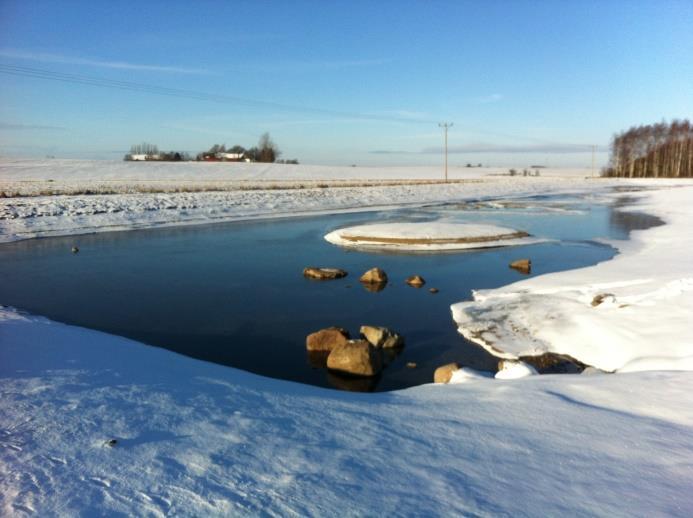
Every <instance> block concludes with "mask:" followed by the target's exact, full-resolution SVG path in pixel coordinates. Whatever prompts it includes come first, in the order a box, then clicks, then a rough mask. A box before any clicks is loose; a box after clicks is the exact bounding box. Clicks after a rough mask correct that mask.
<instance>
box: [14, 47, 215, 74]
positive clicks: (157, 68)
mask: <svg viewBox="0 0 693 518" xmlns="http://www.w3.org/2000/svg"><path fill="white" fill-rule="evenodd" d="M0 56H2V57H4V58H11V59H24V60H28V61H40V62H42V63H61V64H65V65H84V66H88V67H98V68H113V69H119V70H139V71H143V72H165V73H174V74H200V75H205V74H210V72H209V71H208V70H204V69H200V68H184V67H169V66H162V65H143V64H138V63H129V62H127V61H104V60H98V59H88V58H81V57H78V56H66V55H63V54H50V53H47V52H27V51H23V50H15V49H0Z"/></svg>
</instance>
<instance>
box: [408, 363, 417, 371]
mask: <svg viewBox="0 0 693 518" xmlns="http://www.w3.org/2000/svg"><path fill="white" fill-rule="evenodd" d="M407 369H416V362H407Z"/></svg>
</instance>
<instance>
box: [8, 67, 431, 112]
mask: <svg viewBox="0 0 693 518" xmlns="http://www.w3.org/2000/svg"><path fill="white" fill-rule="evenodd" d="M0 73H2V74H7V75H14V76H21V77H29V78H33V79H44V80H49V81H57V82H62V83H71V84H82V85H87V86H95V87H100V88H111V89H117V90H126V91H131V92H140V93H145V94H151V95H161V96H169V97H180V98H186V99H194V100H198V101H208V102H216V103H223V104H236V105H243V106H253V107H263V108H274V109H279V110H284V111H294V112H303V113H314V114H320V115H326V116H332V117H334V116H337V117H350V118H356V119H362V120H373V121H381V122H398V123H406V124H433V123H434V122H435V121H432V120H425V119H415V118H409V117H394V116H381V115H371V114H365V113H355V112H343V111H338V110H328V109H323V108H314V107H310V106H297V105H291V104H283V103H276V102H273V101H264V100H259V99H249V98H245V97H238V96H232V95H222V94H211V93H206V92H198V91H194V90H183V89H180V88H168V87H163V86H156V85H149V84H144V83H135V82H132V81H117V80H114V79H105V78H100V77H93V76H85V75H79V74H66V73H63V72H55V71H52V70H45V69H40V68H31V67H22V66H17V65H7V64H3V63H0Z"/></svg>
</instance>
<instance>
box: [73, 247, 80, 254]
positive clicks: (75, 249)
mask: <svg viewBox="0 0 693 518" xmlns="http://www.w3.org/2000/svg"><path fill="white" fill-rule="evenodd" d="M78 252H79V248H77V247H76V246H73V247H72V253H73V254H76V253H78Z"/></svg>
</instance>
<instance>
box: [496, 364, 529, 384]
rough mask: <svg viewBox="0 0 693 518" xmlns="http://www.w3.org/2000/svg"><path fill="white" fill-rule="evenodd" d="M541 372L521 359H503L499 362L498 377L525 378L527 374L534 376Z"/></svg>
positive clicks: (507, 378) (508, 378)
mask: <svg viewBox="0 0 693 518" xmlns="http://www.w3.org/2000/svg"><path fill="white" fill-rule="evenodd" d="M535 374H539V373H538V372H537V370H536V369H535V368H534V367H532V366H531V365H529V364H528V363H525V362H523V361H520V360H501V361H499V362H498V372H496V376H495V377H496V379H503V380H510V379H517V378H524V377H526V376H534V375H535Z"/></svg>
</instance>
